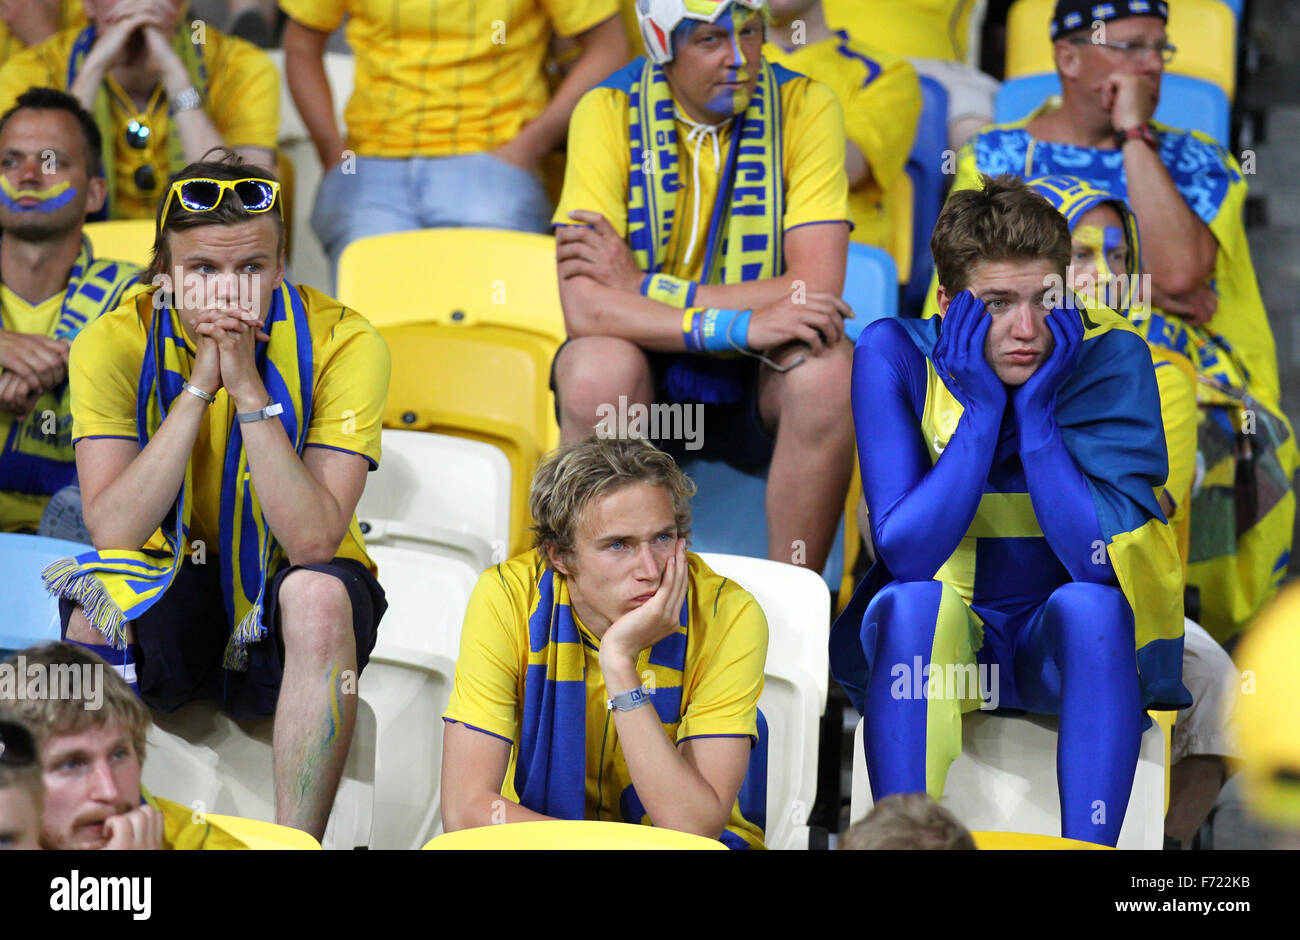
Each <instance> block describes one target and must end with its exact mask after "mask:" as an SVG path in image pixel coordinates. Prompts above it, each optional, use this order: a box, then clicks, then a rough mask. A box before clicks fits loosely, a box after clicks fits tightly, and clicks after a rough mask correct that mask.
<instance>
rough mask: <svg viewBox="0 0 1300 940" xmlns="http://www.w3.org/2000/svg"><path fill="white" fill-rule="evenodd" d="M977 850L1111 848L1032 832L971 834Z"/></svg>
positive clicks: (1110, 848)
mask: <svg viewBox="0 0 1300 940" xmlns="http://www.w3.org/2000/svg"><path fill="white" fill-rule="evenodd" d="M971 835H972V836H973V837H974V839H975V848H977V849H1034V850H1043V849H1071V850H1074V851H1079V850H1080V849H1083V850H1089V849H1104V850H1112V851H1113V848H1112V846H1109V845H1098V844H1097V843H1095V842H1082V841H1080V840H1079V839H1063V838H1061V837H1060V836H1040V835H1036V834H1034V833H1032V832H972V833H971Z"/></svg>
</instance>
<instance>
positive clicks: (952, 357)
mask: <svg viewBox="0 0 1300 940" xmlns="http://www.w3.org/2000/svg"><path fill="white" fill-rule="evenodd" d="M991 323H992V318H991V317H988V316H986V315H985V313H984V304H983V302H982V301H980V300H979V299H978V298H976V296H975V295H974V294H972V293H971V292H970V291H968V290H964V291H962V292H961V293H960V294H958V295H957V296H956V297H954V298H953V299H952V302H951V303H950V304H949V305H948V311H947V312H946V313H945V314H944V316H943V326H942V327H941V328H940V330H939V339H938V340H937V341H936V342H935V344H934V365H935V368H936V369H937V370H938V373H939V378H940V379H942V380H943V384H944V385H946V386H947V387H948V391H950V392H952V395H953V397H954V398H956V399H957V400H958V401H959V402H961V404H962V407H963V408H965V409H966V414H968V415H970V416H971V420H972V421H974V422H977V423H978V424H979V425H980V426H981V427H983V428H985V429H992V430H995V431H996V429H997V428H998V427H999V426H1000V425H1001V424H1002V412H1003V411H1004V410H1005V409H1006V405H1007V390H1006V386H1005V385H1003V384H1002V380H1001V379H999V378H998V375H997V373H996V372H994V371H993V367H992V366H990V365H989V363H988V360H987V359H986V358H984V338H985V337H986V336H987V335H988V332H989V326H990V325H991Z"/></svg>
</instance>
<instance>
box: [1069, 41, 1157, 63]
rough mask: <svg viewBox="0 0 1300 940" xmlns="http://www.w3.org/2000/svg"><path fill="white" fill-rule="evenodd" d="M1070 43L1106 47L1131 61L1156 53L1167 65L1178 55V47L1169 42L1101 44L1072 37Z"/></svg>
mask: <svg viewBox="0 0 1300 940" xmlns="http://www.w3.org/2000/svg"><path fill="white" fill-rule="evenodd" d="M1070 42H1072V43H1073V44H1074V45H1076V46H1084V45H1087V46H1105V47H1106V48H1107V49H1115V50H1116V51H1118V52H1121V53H1123V54H1124V55H1125V56H1127V57H1128V58H1130V59H1142V58H1145V57H1146V55H1147V53H1148V52H1154V53H1155V54H1156V55H1158V56H1160V60H1161V61H1162V62H1164V63H1165V64H1166V65H1168V64H1169V63H1170V62H1172V61H1174V56H1175V55H1177V54H1178V47H1177V46H1175V45H1172V44H1170V43H1168V42H1155V43H1152V42H1099V41H1097V40H1095V39H1092V38H1091V37H1089V36H1074V37H1071V39H1070Z"/></svg>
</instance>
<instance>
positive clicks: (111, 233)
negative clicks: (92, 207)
mask: <svg viewBox="0 0 1300 940" xmlns="http://www.w3.org/2000/svg"><path fill="white" fill-rule="evenodd" d="M153 230H154V220H153V219H119V220H116V221H113V222H87V223H86V225H85V228H84V231H85V233H86V237H87V238H89V239H90V247H91V249H92V250H93V251H94V252H95V257H96V258H116V259H118V260H119V261H130V262H131V263H132V264H138V265H139V266H140V267H142V268H147V267H148V266H149V261H150V259H152V258H153Z"/></svg>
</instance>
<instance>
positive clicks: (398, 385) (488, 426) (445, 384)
mask: <svg viewBox="0 0 1300 940" xmlns="http://www.w3.org/2000/svg"><path fill="white" fill-rule="evenodd" d="M381 332H382V333H383V334H384V337H385V339H387V341H388V347H389V350H390V352H391V354H392V361H393V369H392V381H391V383H390V386H389V391H388V403H387V406H386V408H385V411H384V426H385V427H389V428H399V429H403V430H412V431H437V432H439V433H442V434H451V435H456V436H459V437H468V438H471V439H474V440H479V441H484V442H486V443H488V444H492V445H493V446H495V447H497V448H499V449H500V450H501V451H502V452H503V453H505V455H506V457H507V459H508V460H509V461H510V480H511V499H510V532H511V535H510V549H509V552H508V554H509V555H514V554H517V553H519V552H521V551H524V550H526V549H527V547H528V539H527V526H528V525H529V524H530V523H531V519H530V516H529V511H528V487H529V485H530V483H531V481H532V478H533V471H534V470H535V469H536V467H537V463H538V461H539V460H540V458H541V455H542V454H543V453H544V452H545V451H547V450H549V449H550V448H551V447H553V446H554V445H555V443H556V442H557V441H558V439H559V428H558V427H557V426H556V424H555V412H554V409H553V405H552V396H551V392H550V388H549V382H550V367H551V360H552V358H554V355H555V351H556V349H557V348H558V343H556V342H555V341H554V340H552V339H547V338H546V337H543V336H541V335H540V334H537V333H530V332H526V331H523V330H516V329H511V328H508V327H502V326H490V325H479V326H450V325H444V324H438V323H421V324H411V325H406V326H395V327H389V328H386V329H383V330H382V331H381Z"/></svg>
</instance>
